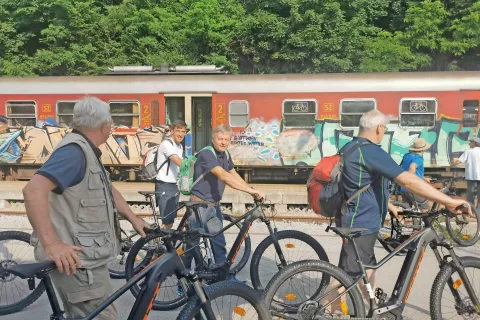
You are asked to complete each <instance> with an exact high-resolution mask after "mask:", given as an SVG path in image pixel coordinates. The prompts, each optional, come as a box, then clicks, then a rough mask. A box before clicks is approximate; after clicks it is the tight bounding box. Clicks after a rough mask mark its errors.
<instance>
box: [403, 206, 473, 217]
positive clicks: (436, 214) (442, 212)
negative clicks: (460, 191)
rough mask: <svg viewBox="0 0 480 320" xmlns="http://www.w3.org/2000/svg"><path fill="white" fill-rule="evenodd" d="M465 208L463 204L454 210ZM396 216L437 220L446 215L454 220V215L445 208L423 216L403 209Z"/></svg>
mask: <svg viewBox="0 0 480 320" xmlns="http://www.w3.org/2000/svg"><path fill="white" fill-rule="evenodd" d="M467 208H468V204H466V203H464V204H462V205H461V206H459V207H457V208H455V209H457V210H461V209H467ZM398 214H399V215H402V216H406V217H409V218H422V219H426V218H438V217H439V216H443V215H446V216H448V217H450V218H454V217H455V216H456V214H455V213H453V212H450V210H448V209H446V208H442V209H440V210H437V211H433V212H429V213H423V214H422V213H419V212H417V211H413V210H408V209H403V210H402V211H400V212H399V213H398Z"/></svg>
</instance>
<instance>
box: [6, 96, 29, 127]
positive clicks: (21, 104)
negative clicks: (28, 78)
mask: <svg viewBox="0 0 480 320" xmlns="http://www.w3.org/2000/svg"><path fill="white" fill-rule="evenodd" d="M6 107H7V112H6V113H7V119H8V125H9V126H12V127H17V126H35V125H36V123H37V103H36V102H35V101H7V103H6Z"/></svg>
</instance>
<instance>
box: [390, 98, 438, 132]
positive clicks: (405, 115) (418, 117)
mask: <svg viewBox="0 0 480 320" xmlns="http://www.w3.org/2000/svg"><path fill="white" fill-rule="evenodd" d="M399 116H400V126H401V127H422V128H425V127H426V128H432V127H433V126H434V125H435V120H436V118H437V99H435V98H404V99H401V100H400V114H399Z"/></svg>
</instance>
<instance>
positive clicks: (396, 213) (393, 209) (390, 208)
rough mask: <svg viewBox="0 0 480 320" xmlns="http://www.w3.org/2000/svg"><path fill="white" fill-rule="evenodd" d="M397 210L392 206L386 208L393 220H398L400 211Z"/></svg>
mask: <svg viewBox="0 0 480 320" xmlns="http://www.w3.org/2000/svg"><path fill="white" fill-rule="evenodd" d="M399 209H400V208H398V207H395V206H393V205H392V206H389V207H388V210H390V212H391V213H392V214H393V216H394V217H395V218H397V219H399V218H398V213H399V212H401V211H402V210H399Z"/></svg>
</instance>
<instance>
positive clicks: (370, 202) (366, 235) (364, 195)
mask: <svg viewBox="0 0 480 320" xmlns="http://www.w3.org/2000/svg"><path fill="white" fill-rule="evenodd" d="M387 124H388V118H387V117H386V116H385V115H384V114H383V113H381V112H380V111H377V110H372V111H369V112H367V113H365V114H364V115H363V116H362V117H361V118H360V130H359V134H358V137H355V138H353V140H352V141H351V142H349V143H348V144H347V145H345V147H344V148H343V152H348V150H350V148H352V147H353V146H355V145H357V144H361V145H360V146H359V147H358V146H357V149H356V150H354V151H353V152H352V153H351V154H350V155H349V157H347V158H346V159H345V166H344V169H343V175H342V183H343V189H344V193H345V199H350V198H351V197H352V196H353V195H354V194H356V193H357V192H358V193H357V196H356V197H355V198H353V201H351V202H349V203H348V205H347V210H346V212H345V213H344V215H340V214H339V215H337V217H336V219H335V220H336V221H335V222H336V226H337V227H347V228H365V229H368V231H366V232H363V233H362V235H361V236H360V237H359V238H357V239H356V240H355V242H356V245H357V248H358V251H359V254H360V258H361V260H362V261H363V263H364V264H369V265H373V264H375V263H376V262H377V261H376V258H375V253H374V245H375V241H376V238H377V234H378V231H379V229H380V227H381V226H382V225H383V223H384V220H385V216H386V214H387V211H388V210H390V211H392V213H393V214H395V215H396V214H397V208H396V207H394V206H393V205H392V204H390V203H389V191H388V180H390V181H395V182H396V183H398V184H399V185H400V186H402V187H404V188H405V189H406V190H408V191H409V192H412V193H414V194H417V195H419V196H421V197H423V198H426V199H428V200H431V201H435V202H439V203H440V204H443V205H445V206H446V207H447V208H448V209H449V210H450V211H452V212H454V213H457V214H459V213H462V211H460V210H459V209H458V208H459V207H460V206H462V205H463V204H465V203H466V202H465V201H464V200H460V199H453V198H450V197H449V196H447V195H445V194H443V193H442V192H440V191H438V190H437V189H435V188H434V187H432V186H431V185H430V184H429V183H427V182H426V181H425V180H423V179H421V178H419V177H417V176H416V175H415V174H412V173H410V172H408V171H405V170H404V169H403V168H402V167H400V166H399V165H398V164H397V163H396V162H395V161H394V160H393V159H392V157H391V156H390V155H389V154H388V153H387V152H385V151H384V150H383V149H382V148H381V147H380V143H381V141H382V139H383V137H384V135H385V132H386V131H387V130H388V129H387ZM365 187H366V188H365ZM361 190H363V191H361ZM359 191H361V192H359ZM468 208H469V209H468V211H469V213H470V214H471V209H470V206H468ZM338 266H339V267H340V268H341V269H343V270H345V271H346V272H347V273H348V274H349V275H350V276H352V277H358V276H359V275H361V270H360V268H359V267H358V263H357V258H356V255H355V251H354V249H353V245H352V243H351V242H348V243H346V244H345V243H344V244H343V245H342V249H341V252H340V260H339V265H338ZM367 274H368V276H369V278H370V281H371V283H372V285H374V283H375V282H374V270H368V271H367ZM363 289H364V288H363ZM363 291H364V295H366V294H367V292H366V291H365V290H363Z"/></svg>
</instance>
